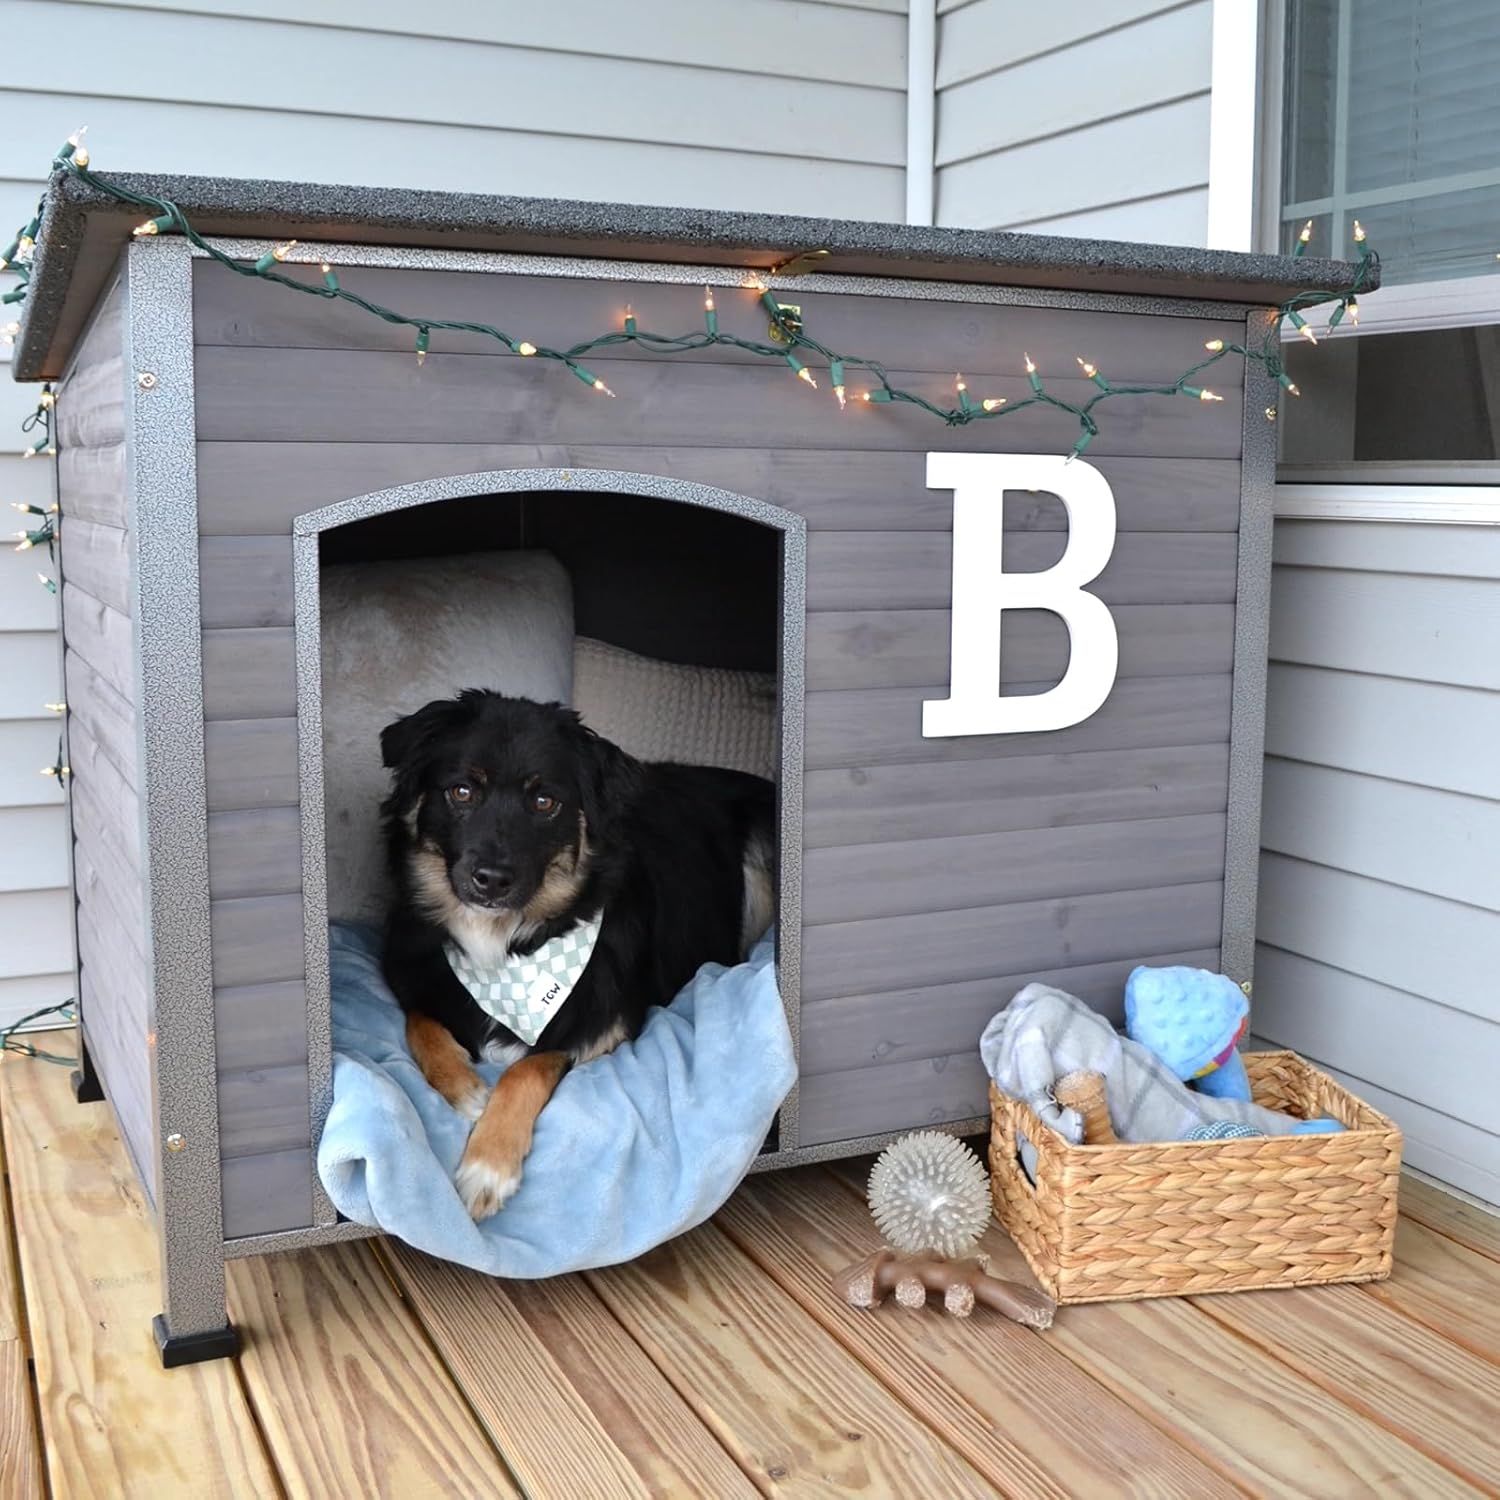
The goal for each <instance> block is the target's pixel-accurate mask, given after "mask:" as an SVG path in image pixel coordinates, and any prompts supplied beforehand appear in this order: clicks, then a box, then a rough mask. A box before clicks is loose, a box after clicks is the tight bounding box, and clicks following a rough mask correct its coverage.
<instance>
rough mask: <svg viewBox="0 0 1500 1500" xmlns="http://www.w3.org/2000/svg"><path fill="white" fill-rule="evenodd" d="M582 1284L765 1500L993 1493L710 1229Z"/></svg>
mask: <svg viewBox="0 0 1500 1500" xmlns="http://www.w3.org/2000/svg"><path fill="white" fill-rule="evenodd" d="M588 1278H589V1281H590V1283H591V1284H592V1285H593V1286H594V1287H595V1289H596V1290H597V1291H598V1292H599V1295H600V1296H601V1297H602V1298H603V1299H604V1301H605V1302H606V1303H607V1304H608V1305H609V1306H610V1308H611V1309H612V1310H613V1311H614V1313H615V1315H616V1316H617V1317H618V1318H619V1319H620V1321H621V1322H622V1323H623V1324H624V1325H625V1327H626V1328H627V1329H628V1330H629V1331H630V1332H631V1333H632V1334H633V1335H634V1336H635V1338H636V1339H637V1341H638V1342H640V1343H641V1344H642V1345H643V1347H645V1349H646V1350H647V1352H648V1353H649V1354H650V1355H651V1356H652V1359H653V1361H654V1362H655V1363H656V1365H657V1367H658V1368H660V1369H661V1370H663V1371H664V1372H665V1373H667V1374H668V1376H669V1378H670V1379H671V1380H672V1381H673V1383H674V1384H675V1385H676V1386H677V1387H678V1389H679V1390H680V1391H681V1392H682V1394H683V1395H684V1396H685V1398H686V1399H687V1400H688V1402H689V1403H690V1404H691V1405H692V1406H693V1408H694V1410H695V1411H697V1413H698V1415H699V1416H700V1418H701V1419H702V1420H703V1422H704V1423H705V1424H706V1425H707V1426H708V1427H709V1428H710V1429H711V1430H713V1431H714V1432H715V1433H717V1434H718V1435H719V1438H720V1440H721V1441H722V1442H723V1443H724V1444H725V1446H726V1447H728V1448H729V1450H730V1451H731V1452H732V1453H734V1454H735V1456H736V1458H738V1459H739V1461H740V1463H741V1464H742V1465H744V1467H745V1468H746V1469H747V1470H748V1471H749V1472H751V1473H752V1474H754V1475H755V1478H756V1482H757V1483H758V1484H759V1485H760V1487H761V1488H762V1489H763V1490H764V1491H765V1492H766V1493H768V1494H772V1495H797V1496H811V1495H858V1496H869V1497H874V1496H881V1497H884V1496H887V1495H902V1494H906V1495H933V1496H937V1495H941V1496H944V1497H945V1500H958V1497H959V1496H965V1495H985V1496H988V1495H992V1494H993V1493H994V1491H993V1489H992V1488H991V1487H990V1486H989V1485H988V1484H986V1483H985V1481H984V1480H983V1479H982V1478H981V1477H980V1475H979V1474H977V1473H976V1472H975V1471H974V1469H973V1468H972V1467H971V1466H970V1465H969V1464H968V1463H967V1462H966V1461H965V1460H964V1459H963V1458H962V1457H961V1456H960V1455H959V1454H958V1453H956V1452H954V1451H953V1450H951V1449H949V1448H947V1447H946V1446H945V1445H944V1444H943V1443H941V1442H940V1441H939V1440H938V1437H937V1436H936V1435H935V1434H934V1432H933V1430H932V1429H931V1428H929V1427H927V1426H925V1425H924V1424H923V1423H922V1422H920V1421H919V1420H918V1419H917V1418H916V1417H914V1416H913V1415H912V1414H911V1413H910V1412H909V1411H908V1409H907V1408H906V1407H905V1406H904V1405H903V1404H902V1403H901V1402H899V1401H897V1400H896V1399H895V1398H894V1397H892V1396H891V1395H890V1394H889V1392H888V1391H887V1390H886V1388H885V1387H884V1386H883V1385H881V1384H880V1383H879V1382H878V1381H876V1379H875V1378H874V1377H873V1376H872V1375H871V1374H870V1373H869V1371H868V1370H866V1369H865V1367H864V1366H863V1365H862V1364H861V1363H860V1362H859V1361H858V1360H856V1359H855V1358H854V1357H853V1356H852V1355H850V1354H849V1353H848V1352H847V1351H846V1350H845V1349H844V1348H843V1347H842V1346H841V1345H840V1344H839V1343H838V1342H837V1340H835V1339H834V1338H833V1337H832V1335H831V1334H829V1333H827V1332H826V1331H825V1330H824V1329H823V1328H822V1326H821V1325H820V1324H818V1323H817V1322H815V1321H814V1320H813V1319H812V1318H811V1317H809V1316H808V1314H807V1313H806V1312H804V1311H803V1310H802V1308H801V1307H799V1306H798V1305H797V1304H796V1303H795V1302H793V1301H792V1299H791V1298H789V1297H787V1296H786V1294H785V1293H783V1292H782V1291H781V1290H780V1289H779V1288H778V1287H776V1286H775V1285H774V1284H773V1283H771V1282H770V1281H769V1280H768V1279H767V1278H766V1277H765V1276H764V1275H762V1274H761V1273H760V1272H759V1271H758V1270H757V1268H756V1267H755V1266H754V1264H753V1263H752V1262H751V1261H750V1260H748V1259H747V1258H746V1257H745V1256H744V1255H743V1254H741V1252H740V1251H739V1249H738V1248H737V1247H736V1246H735V1245H734V1243H733V1242H732V1241H731V1240H730V1239H729V1238H728V1236H727V1235H725V1234H724V1232H723V1231H722V1230H721V1229H719V1228H717V1227H716V1226H715V1225H712V1224H705V1225H703V1226H702V1227H701V1228H699V1229H695V1230H694V1231H693V1232H692V1233H691V1234H688V1235H684V1236H682V1237H681V1238H680V1239H676V1240H673V1241H671V1242H670V1243H669V1244H666V1245H662V1246H660V1247H658V1248H657V1249H655V1250H653V1251H651V1252H650V1253H649V1254H647V1255H644V1256H642V1257H641V1259H640V1260H638V1261H634V1262H632V1263H631V1264H629V1265H624V1266H613V1267H611V1268H609V1269H608V1270H605V1271H591V1272H589V1273H588Z"/></svg>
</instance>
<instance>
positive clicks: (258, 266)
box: [25, 146, 1379, 455]
mask: <svg viewBox="0 0 1500 1500" xmlns="http://www.w3.org/2000/svg"><path fill="white" fill-rule="evenodd" d="M53 166H54V168H55V169H57V170H58V171H62V172H68V173H70V174H72V175H73V176H74V177H77V178H78V179H79V180H80V181H82V182H85V183H87V184H88V185H89V186H90V187H92V188H94V189H96V190H97V191H98V192H101V193H103V194H105V195H107V196H108V197H111V198H114V199H115V200H116V201H118V202H121V203H129V204H132V205H134V206H136V207H139V208H142V209H146V210H149V212H150V219H149V220H148V222H149V223H150V224H151V226H152V228H151V230H150V231H149V232H150V233H174V232H175V233H177V234H180V235H182V236H183V238H185V239H186V240H187V241H188V242H189V243H190V244H192V245H193V246H195V247H196V248H197V249H198V250H200V251H201V252H202V253H203V254H204V255H206V256H207V257H209V258H210V259H211V260H213V261H216V262H217V263H218V264H219V265H221V266H223V267H224V268H225V269H226V270H229V271H231V272H233V273H234V274H235V275H236V276H248V277H254V278H256V279H258V280H261V281H271V282H275V283H276V284H277V285H279V286H283V287H286V288H288V289H289V290H290V291H294V292H301V293H303V294H304V295H306V296H309V297H320V298H322V299H323V300H325V301H339V302H345V303H348V304H349V305H350V306H352V307H357V308H359V309H360V310H361V311H362V312H366V313H368V314H370V316H372V317H375V318H379V319H380V320H381V321H382V322H384V323H389V324H392V325H394V326H397V327H403V328H410V329H412V330H413V333H414V335H415V350H416V352H417V354H418V355H419V356H420V357H425V355H426V353H427V350H428V343H429V339H430V336H431V334H432V332H433V331H434V330H441V331H444V332H449V333H468V334H474V335H477V336H479V337H482V338H488V339H492V340H494V341H495V342H496V343H498V344H501V345H503V346H504V347H505V348H506V349H508V350H509V351H510V352H511V353H512V354H518V355H523V356H525V357H530V358H536V359H544V360H553V361H556V362H558V363H560V364H563V365H565V366H566V367H567V368H568V369H569V370H570V371H571V372H572V373H573V374H574V375H575V376H576V377H577V378H578V379H579V380H580V381H581V382H582V383H583V384H585V385H589V386H591V387H593V388H594V389H595V390H597V391H602V392H604V393H605V394H607V395H613V394H614V393H613V392H612V391H610V390H609V388H608V387H607V386H606V385H605V384H604V382H603V381H601V380H598V379H597V378H596V377H595V376H594V374H593V373H592V372H591V371H590V370H588V369H587V368H585V366H584V365H583V364H582V363H581V361H582V359H583V357H584V356H585V355H588V354H590V353H594V352H597V351H599V350H608V349H612V348H614V347H616V346H617V345H621V344H631V345H634V346H635V347H637V348H639V349H643V350H645V351H646V352H648V353H651V354H663V355H671V354H683V353H689V352H692V351H694V350H698V349H706V348H710V347H716V346H722V347H725V348H731V349H739V350H742V351H743V352H745V353H747V354H752V355H755V356H757V357H758V358H762V359H776V360H781V361H784V362H785V363H787V364H788V365H790V366H791V368H792V369H793V371H795V372H798V373H803V371H802V363H803V362H802V361H801V360H799V359H797V357H796V356H797V354H798V353H799V351H800V352H805V353H807V354H811V355H814V356H815V357H817V358H818V359H820V360H823V361H825V362H826V364H827V365H828V367H829V369H830V371H836V376H835V378H834V379H833V381H832V382H831V383H832V384H833V386H834V387H836V388H837V389H839V390H840V391H842V388H843V385H844V378H843V377H844V373H845V370H846V369H849V370H861V371H863V372H864V373H865V374H866V375H868V376H869V377H870V378H871V379H872V380H873V381H874V385H873V386H872V388H871V389H870V390H868V391H866V392H864V393H863V395H864V399H865V400H867V401H874V402H882V403H884V402H891V403H894V402H901V403H903V404H905V405H908V406H914V407H916V408H918V410H920V411H924V412H927V413H929V414H930V415H932V416H934V417H937V418H938V419H939V420H940V421H942V422H944V423H945V424H946V425H947V426H949V427H965V426H968V425H969V424H970V423H972V422H986V421H991V420H994V419H996V418H999V417H1006V416H1010V415H1011V414H1012V413H1014V412H1018V411H1022V410H1024V409H1025V408H1026V407H1028V406H1038V405H1042V406H1051V407H1054V408H1056V409H1057V410H1058V411H1061V412H1066V413H1068V414H1069V415H1070V416H1071V417H1073V419H1074V420H1075V421H1076V422H1077V423H1078V426H1079V439H1078V442H1077V444H1076V445H1075V447H1074V449H1073V452H1074V454H1075V455H1076V454H1078V453H1080V452H1082V450H1083V449H1084V448H1085V447H1087V446H1088V444H1089V443H1090V442H1091V441H1092V440H1093V438H1094V437H1095V436H1096V435H1097V433H1098V431H1099V426H1098V423H1097V421H1096V419H1095V417H1094V412H1095V411H1096V409H1097V408H1098V407H1099V406H1100V405H1101V404H1102V403H1103V402H1105V401H1110V400H1114V399H1116V398H1119V397H1122V396H1182V395H1186V396H1191V397H1194V398H1197V399H1203V400H1216V399H1218V398H1217V397H1214V396H1213V395H1212V393H1205V392H1203V390H1202V388H1201V387H1200V386H1198V385H1197V384H1196V383H1195V382H1194V377H1195V376H1197V375H1198V374H1200V373H1201V372H1202V371H1204V370H1207V369H1210V368H1211V367H1212V366H1214V365H1216V364H1218V362H1219V361H1220V360H1222V359H1227V358H1229V357H1230V356H1231V355H1234V356H1238V357H1240V358H1242V359H1244V360H1246V361H1247V362H1253V363H1256V364H1259V365H1261V366H1262V367H1263V368H1264V369H1265V370H1266V371H1267V372H1268V373H1269V374H1270V375H1271V376H1272V377H1273V378H1274V379H1276V380H1277V381H1278V382H1279V383H1280V384H1281V385H1282V386H1287V384H1288V382H1287V380H1286V379H1285V378H1284V377H1285V375H1286V366H1285V364H1284V363H1283V361H1282V359H1281V354H1280V347H1281V326H1282V324H1283V322H1285V321H1286V320H1287V319H1288V318H1290V319H1291V320H1292V321H1293V323H1294V324H1295V325H1297V326H1299V327H1300V326H1301V325H1302V324H1303V323H1304V322H1305V320H1304V319H1303V318H1302V316H1301V312H1302V310H1303V309H1305V308H1308V307H1311V306H1314V305H1316V304H1319V303H1324V302H1329V301H1332V302H1335V303H1336V304H1337V311H1336V313H1335V315H1334V318H1333V320H1332V324H1333V325H1336V324H1337V323H1338V322H1339V321H1341V320H1342V318H1343V316H1344V315H1345V313H1346V312H1347V311H1348V309H1349V305H1350V303H1351V302H1352V301H1353V300H1354V299H1355V297H1356V296H1357V295H1358V293H1359V292H1361V291H1364V290H1366V289H1367V288H1368V285H1369V282H1370V280H1371V277H1372V275H1373V273H1374V271H1375V269H1376V268H1377V267H1378V265H1379V258H1378V257H1377V256H1376V255H1375V253H1374V252H1373V251H1372V250H1371V249H1370V248H1369V246H1368V245H1367V244H1366V243H1365V240H1364V232H1363V230H1360V229H1359V227H1358V226H1357V225H1356V233H1355V239H1356V242H1357V243H1358V245H1359V251H1360V259H1359V263H1358V265H1357V266H1356V268H1355V273H1354V276H1353V278H1352V279H1351V282H1350V284H1349V286H1348V287H1347V288H1346V289H1345V290H1344V291H1342V292H1336V293H1328V292H1300V293H1298V294H1297V296H1295V297H1293V298H1291V299H1290V300H1288V301H1287V302H1284V303H1283V304H1282V305H1281V307H1280V308H1279V309H1278V311H1277V312H1276V314H1275V316H1274V317H1273V318H1272V319H1270V320H1269V321H1268V323H1267V325H1266V328H1265V331H1264V333H1263V335H1262V336H1261V338H1260V339H1259V340H1258V341H1256V342H1255V343H1254V344H1232V343H1222V342H1220V341H1218V340H1215V341H1214V342H1215V344H1216V345H1217V347H1212V346H1210V352H1209V354H1208V357H1207V358H1206V359H1201V360H1199V361H1198V362H1197V363H1196V364H1193V365H1191V366H1190V367H1189V368H1188V369H1186V370H1184V371H1183V373H1182V374H1181V375H1179V376H1178V377H1177V379H1176V380H1173V381H1169V382H1163V383H1161V384H1155V385H1115V384H1112V383H1110V382H1108V381H1106V380H1105V379H1104V377H1103V376H1102V375H1099V374H1097V373H1095V374H1094V375H1093V377H1092V378H1093V380H1094V383H1095V385H1096V386H1098V387H1099V389H1098V390H1097V391H1096V392H1095V393H1094V394H1093V395H1092V396H1090V398H1089V399H1088V400H1087V401H1083V402H1075V401H1068V400H1065V399H1064V398H1062V397H1061V396H1058V395H1055V394H1054V393H1053V392H1051V391H1049V390H1047V389H1046V387H1045V386H1044V385H1043V383H1042V379H1041V376H1040V375H1039V374H1038V373H1037V372H1036V371H1035V370H1034V369H1032V370H1029V372H1028V374H1029V379H1030V384H1031V394H1030V395H1027V396H1023V397H1021V398H1019V399H1017V400H1014V401H1005V402H992V403H989V404H988V406H986V405H985V404H976V403H974V402H972V401H968V400H964V399H962V396H963V393H960V401H959V404H958V405H956V406H945V405H942V404H940V403H938V402H935V401H931V400H929V399H928V398H927V397H925V396H923V395H921V394H919V393H918V392H916V391H911V390H906V389H904V388H902V387H900V386H898V385H896V384H894V383H893V382H892V380H891V378H890V374H889V372H888V370H887V369H886V367H885V366H884V365H883V364H881V363H880V362H879V361H878V360H874V359H867V358H863V357H860V356H857V355H849V354H841V353H839V352H838V351H837V350H834V349H831V348H829V347H827V346H826V345H824V344H821V343H819V342H818V340H817V339H815V338H813V337H812V336H811V335H810V334H809V333H808V332H807V329H806V328H805V327H804V326H803V324H802V321H801V319H800V317H794V316H793V315H791V314H790V313H789V311H788V310H787V309H786V308H784V307H782V305H781V304H780V303H779V302H778V301H777V299H776V296H775V294H774V293H773V292H772V291H770V290H769V289H767V288H766V287H764V286H763V285H761V284H760V283H759V280H758V278H757V279H756V280H753V281H752V283H751V285H750V289H751V290H759V291H760V293H761V301H762V303H763V304H764V305H765V307H766V309H767V311H768V312H769V313H770V315H771V318H772V320H773V323H774V325H775V328H776V331H777V333H778V334H779V335H780V337H779V338H778V339H777V341H775V342H770V343H763V342H760V341H758V340H755V339H746V338H741V337H740V336H739V335H737V334H733V333H724V332H721V331H720V329H719V326H718V316H717V314H716V313H715V312H714V311H712V310H711V309H710V310H709V311H708V312H707V314H706V316H705V320H704V322H705V326H704V328H703V329H702V330H701V331H696V332H693V333H688V334H680V335H676V336H671V335H666V334H659V333H652V332H650V331H648V330H645V329H641V328H640V327H639V326H638V324H637V321H636V318H635V314H634V312H633V311H632V312H631V313H630V314H629V315H628V316H627V319H626V322H625V327H624V328H623V329H622V330H617V331H613V332H610V333H605V334H601V335H599V336H598V337H597V338H592V339H586V340H584V341H583V342H582V343H578V344H573V345H571V346H570V347H568V348H564V349H554V348H549V347H547V346H545V345H533V344H531V343H530V342H528V341H525V340H520V339H515V338H512V337H511V335H510V334H508V333H506V332H504V331H503V330H502V329H500V328H497V327H495V326H494V325H493V324H489V323H477V322H470V321H468V320H466V319H449V318H432V317H415V316H411V315H408V314H406V313H402V312H398V311H396V310H395V309H394V308H390V307H385V306H382V305H381V304H380V303H378V302H374V301H371V300H370V299H369V298H367V297H362V296H360V295H359V294H358V293H357V292H351V291H349V290H347V289H346V288H345V287H343V286H341V285H340V284H339V281H338V278H337V276H335V275H333V274H332V273H331V272H330V273H328V274H325V275H324V278H323V281H322V282H321V283H314V282H307V281H302V280H299V279H297V278H296V277H294V276H290V275H288V274H286V272H285V271H282V270H280V269H279V266H280V264H281V261H282V259H283V257H284V255H285V254H286V252H287V250H288V249H289V248H290V246H289V245H283V246H278V247H277V248H276V249H275V250H272V251H268V252H267V253H266V254H265V255H262V256H260V257H259V258H258V259H257V260H253V261H241V260H235V259H234V258H233V257H232V256H229V255H226V254H225V253H224V252H223V251H222V250H219V249H217V248H216V247H215V246H213V245H211V244H210V243H209V242H208V241H207V240H206V239H204V237H203V236H202V235H201V234H200V233H199V232H198V231H197V230H196V229H194V228H193V226H192V225H191V224H190V223H189V222H188V219H187V217H186V215H185V214H184V213H183V212H182V210H181V209H180V208H179V207H178V206H177V205H176V204H175V203H173V202H171V201H170V200H168V199H165V198H156V197H152V196H150V195H149V194H143V193H134V192H131V191H130V190H128V189H126V188H122V187H120V186H118V185H117V184H115V183H112V182H108V181H106V180H105V179H103V178H101V177H98V176H96V175H95V174H94V173H93V172H91V171H89V170H88V168H87V167H84V166H80V165H79V163H78V162H77V161H76V160H75V159H74V157H73V153H72V152H71V151H70V150H69V149H68V148H67V147H66V146H65V147H64V148H63V150H62V152H61V153H59V155H58V156H57V157H56V158H55V159H54V161H53ZM35 232H36V222H35V221H33V223H32V224H31V225H30V226H28V229H27V230H26V231H25V233H26V235H27V236H28V237H30V238H33V239H34V238H35ZM817 253H820V252H812V254H817ZM805 261H808V256H802V257H798V259H797V262H796V263H797V264H801V263H803V262H805ZM789 264H791V262H789ZM1028 365H1029V360H1028Z"/></svg>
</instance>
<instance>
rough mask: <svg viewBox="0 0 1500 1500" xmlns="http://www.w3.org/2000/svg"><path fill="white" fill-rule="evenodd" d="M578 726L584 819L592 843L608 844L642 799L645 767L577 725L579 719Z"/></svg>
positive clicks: (606, 741)
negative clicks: (639, 799) (636, 803)
mask: <svg viewBox="0 0 1500 1500" xmlns="http://www.w3.org/2000/svg"><path fill="white" fill-rule="evenodd" d="M575 724H576V730H577V739H576V741H575V743H576V745H577V749H578V761H579V790H580V792H581V793H582V797H583V815H584V817H585V819H587V821H588V826H589V836H590V838H591V840H592V841H593V842H594V843H596V844H606V843H609V842H610V841H611V840H612V839H613V838H614V837H615V833H616V829H617V828H618V826H619V823H620V819H621V818H622V817H623V816H624V814H625V813H626V812H627V811H628V810H629V808H630V807H631V806H632V805H633V804H634V803H635V800H636V798H637V797H638V796H639V795H640V790H641V782H642V771H641V763H640V761H638V760H636V759H635V758H634V756H630V755H627V754H626V753H625V752H624V751H623V750H622V749H620V747H619V746H618V745H615V744H611V743H610V741H609V740H606V739H603V738H602V737H601V736H599V735H597V734H595V733H594V731H593V730H592V729H590V728H588V726H587V725H585V724H583V723H580V722H577V720H576V716H575Z"/></svg>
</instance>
